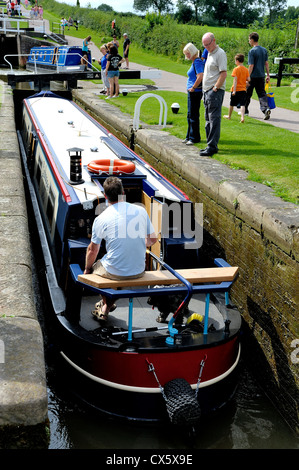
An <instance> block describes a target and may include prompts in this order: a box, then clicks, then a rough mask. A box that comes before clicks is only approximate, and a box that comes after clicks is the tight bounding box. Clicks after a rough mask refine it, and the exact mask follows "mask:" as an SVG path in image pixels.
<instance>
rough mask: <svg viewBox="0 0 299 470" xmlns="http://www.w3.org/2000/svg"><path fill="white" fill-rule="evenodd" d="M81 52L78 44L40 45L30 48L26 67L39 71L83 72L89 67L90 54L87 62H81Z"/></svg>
mask: <svg viewBox="0 0 299 470" xmlns="http://www.w3.org/2000/svg"><path fill="white" fill-rule="evenodd" d="M82 57H83V52H82V49H81V47H79V46H67V45H66V46H40V47H33V48H32V49H31V50H30V55H29V57H28V60H27V63H26V68H27V69H28V70H38V71H41V72H49V71H53V72H70V73H71V72H80V71H81V72H83V71H84V70H87V69H91V55H90V52H88V53H87V61H88V62H87V64H86V65H84V64H81V59H82Z"/></svg>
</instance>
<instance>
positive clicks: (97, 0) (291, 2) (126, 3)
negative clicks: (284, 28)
mask: <svg viewBox="0 0 299 470" xmlns="http://www.w3.org/2000/svg"><path fill="white" fill-rule="evenodd" d="M58 1H61V2H64V3H68V4H70V5H75V4H76V0H58ZM89 3H90V5H91V6H92V7H93V8H97V7H98V6H99V5H101V4H102V3H105V4H106V5H110V6H111V7H112V8H113V9H114V10H115V11H117V12H128V11H131V12H133V13H138V12H136V11H135V10H134V9H133V3H134V0H80V6H81V7H83V8H84V7H86V6H87V5H88V4H89ZM174 3H175V1H174ZM287 6H294V7H299V0H288V1H287Z"/></svg>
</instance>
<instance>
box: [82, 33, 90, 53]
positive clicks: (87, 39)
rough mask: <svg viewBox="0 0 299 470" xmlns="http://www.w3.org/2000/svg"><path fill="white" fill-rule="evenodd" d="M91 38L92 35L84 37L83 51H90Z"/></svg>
mask: <svg viewBox="0 0 299 470" xmlns="http://www.w3.org/2000/svg"><path fill="white" fill-rule="evenodd" d="M90 40H91V36H87V38H85V39H83V45H82V52H88V44H89V42H90Z"/></svg>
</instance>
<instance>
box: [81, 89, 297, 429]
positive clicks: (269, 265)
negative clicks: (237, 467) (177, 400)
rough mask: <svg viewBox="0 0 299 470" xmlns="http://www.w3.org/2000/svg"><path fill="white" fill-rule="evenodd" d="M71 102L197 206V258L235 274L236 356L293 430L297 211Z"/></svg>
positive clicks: (84, 94)
mask: <svg viewBox="0 0 299 470" xmlns="http://www.w3.org/2000/svg"><path fill="white" fill-rule="evenodd" d="M73 98H74V100H75V101H77V102H78V104H79V105H81V106H82V107H83V108H85V109H86V110H87V111H88V112H89V113H90V114H91V115H92V116H93V117H95V119H97V120H98V121H99V122H100V123H101V124H102V125H104V126H105V127H106V128H107V129H108V130H110V131H111V132H113V133H114V134H115V135H116V136H117V137H118V138H119V139H120V140H122V141H123V142H124V143H125V144H126V145H128V146H130V147H131V148H133V149H134V150H135V152H136V153H137V154H138V155H140V156H141V157H142V158H144V159H145V160H146V161H148V162H149V163H150V164H152V165H153V166H154V167H155V168H156V169H157V170H158V171H160V172H161V173H162V174H163V175H164V176H165V177H167V178H168V179H169V180H170V181H172V182H173V183H174V184H175V185H177V186H178V187H179V188H180V189H181V190H183V191H184V192H185V193H186V194H187V195H188V196H189V198H190V199H191V200H192V201H194V202H198V203H202V204H203V218H204V238H203V247H202V251H203V255H204V256H209V257H210V258H215V257H222V258H225V259H226V260H227V261H228V262H229V263H230V264H231V265H237V266H239V268H240V276H239V279H238V280H237V282H236V283H235V285H234V286H233V288H232V291H231V299H232V301H233V302H234V303H235V304H236V305H237V306H238V308H239V311H240V312H241V314H242V316H243V319H244V322H243V323H244V328H243V330H244V334H243V347H242V353H243V357H244V358H245V360H246V362H247V364H248V365H249V366H251V367H252V370H253V372H254V374H255V376H256V378H257V379H258V380H259V383H260V384H261V385H262V387H263V389H264V390H265V392H266V393H267V395H268V396H269V398H270V399H271V400H272V402H273V403H274V404H275V405H276V406H277V408H278V410H279V411H280V412H281V414H282V415H283V416H284V418H285V419H286V421H287V422H288V424H289V425H290V427H291V428H292V429H293V430H295V431H296V432H299V425H298V403H299V400H298V397H299V394H298V384H299V381H298V364H299V352H298V353H297V349H298V346H299V325H298V305H299V293H298V279H299V207H298V206H296V205H294V204H291V203H287V202H284V201H282V200H281V199H280V198H277V197H275V196H274V193H273V190H272V189H270V188H268V187H267V186H264V185H261V184H259V183H254V182H251V181H248V180H247V179H246V178H247V174H246V172H244V171H239V170H231V169H230V168H228V167H226V166H225V165H223V164H221V163H220V162H218V161H217V160H215V159H211V158H208V157H200V156H199V152H198V149H197V148H195V147H193V148H188V147H186V146H182V144H181V143H180V141H179V139H177V138H175V137H173V136H171V135H169V134H168V133H167V132H165V131H162V130H159V129H157V126H155V127H151V126H145V125H143V127H142V128H140V129H139V130H138V131H133V120H132V117H131V116H128V115H124V114H122V113H121V112H120V111H119V110H118V109H116V108H115V107H111V105H109V104H108V103H106V102H103V100H99V99H96V98H95V97H94V95H92V93H91V92H90V91H88V90H74V91H73Z"/></svg>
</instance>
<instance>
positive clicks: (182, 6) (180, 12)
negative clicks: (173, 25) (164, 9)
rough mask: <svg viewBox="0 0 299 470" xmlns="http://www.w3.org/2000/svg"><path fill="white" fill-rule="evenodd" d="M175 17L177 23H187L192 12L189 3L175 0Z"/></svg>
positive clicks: (191, 17) (192, 16) (191, 16)
mask: <svg viewBox="0 0 299 470" xmlns="http://www.w3.org/2000/svg"><path fill="white" fill-rule="evenodd" d="M174 17H175V19H176V20H177V21H178V22H179V23H184V24H185V23H189V21H191V20H193V18H194V12H193V10H192V8H191V7H190V6H189V5H186V3H185V2H184V0H178V2H177V11H176V13H175V15H174Z"/></svg>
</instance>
